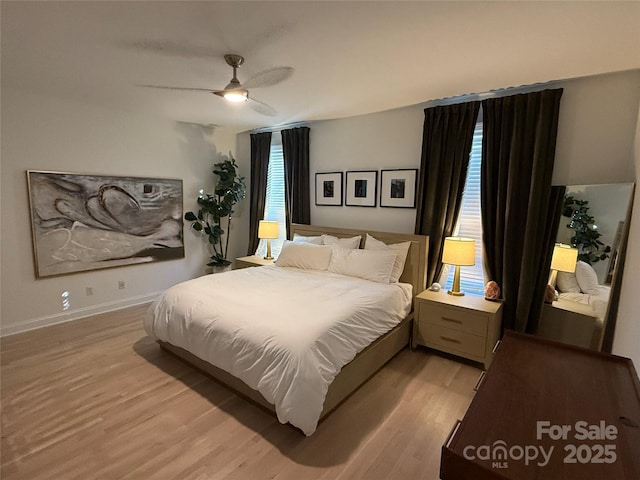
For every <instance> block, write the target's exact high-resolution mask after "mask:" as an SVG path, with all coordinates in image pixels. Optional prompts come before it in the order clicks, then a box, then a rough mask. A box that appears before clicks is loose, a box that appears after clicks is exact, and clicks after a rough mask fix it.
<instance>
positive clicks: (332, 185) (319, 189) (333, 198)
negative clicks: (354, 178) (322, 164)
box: [316, 172, 344, 207]
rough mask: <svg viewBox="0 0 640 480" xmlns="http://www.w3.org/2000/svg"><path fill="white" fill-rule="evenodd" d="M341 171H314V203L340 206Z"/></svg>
mask: <svg viewBox="0 0 640 480" xmlns="http://www.w3.org/2000/svg"><path fill="white" fill-rule="evenodd" d="M343 178H344V177H343V172H321V173H316V205H318V206H331V207H341V206H342V182H343Z"/></svg>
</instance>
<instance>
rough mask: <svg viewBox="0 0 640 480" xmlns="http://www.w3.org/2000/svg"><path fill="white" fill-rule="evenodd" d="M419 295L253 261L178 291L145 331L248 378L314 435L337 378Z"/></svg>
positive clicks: (285, 416) (157, 307) (158, 306)
mask: <svg viewBox="0 0 640 480" xmlns="http://www.w3.org/2000/svg"><path fill="white" fill-rule="evenodd" d="M411 300H412V288H411V285H408V284H403V283H398V284H381V283H376V282H371V281H368V280H363V279H359V278H353V277H348V276H344V275H340V274H336V273H329V272H319V271H312V270H300V269H295V268H286V267H278V266H266V267H255V268H245V269H241V270H234V271H231V272H226V273H223V274H216V275H206V276H203V277H200V278H197V279H194V280H190V281H187V282H183V283H181V284H178V285H175V286H173V287H171V288H169V289H168V290H167V291H166V292H165V293H164V294H163V295H162V296H161V297H160V298H158V299H157V300H156V301H155V302H154V303H153V304H152V305H151V307H150V308H149V310H148V312H147V315H146V317H145V320H144V328H145V331H146V332H147V334H148V335H149V336H150V337H152V338H153V339H155V340H161V341H164V342H167V343H170V344H172V345H175V346H177V347H181V348H183V349H185V350H187V351H189V352H191V353H192V354H194V355H195V356H197V357H198V358H200V359H202V360H204V361H206V362H209V363H210V364H212V365H214V366H216V367H218V368H221V369H223V370H225V371H227V372H229V373H230V374H232V375H234V376H235V377H237V378H239V379H240V380H242V381H243V382H245V383H246V384H247V385H248V386H249V387H251V388H253V389H255V390H257V391H259V392H260V393H261V394H262V395H263V396H264V398H265V399H266V400H267V401H268V402H269V403H271V404H273V405H274V407H275V410H276V414H277V416H278V420H279V421H280V422H281V423H287V422H289V423H291V424H292V425H294V426H296V427H298V428H299V429H300V430H302V432H303V433H305V434H306V435H311V434H312V433H313V432H314V431H315V429H316V427H317V423H318V419H319V417H320V414H321V412H322V408H323V403H324V398H325V396H326V393H327V390H328V387H329V385H330V384H331V382H332V381H333V379H334V378H335V376H336V375H337V374H338V373H339V372H340V370H341V368H342V367H343V366H344V365H346V364H347V363H349V362H350V361H351V360H352V359H353V358H354V357H355V355H356V354H357V353H358V352H360V351H361V350H363V349H364V348H365V347H366V346H368V345H369V344H370V343H372V342H373V341H374V340H375V339H377V338H378V337H380V336H381V335H383V334H384V333H386V332H387V331H389V330H391V329H392V328H393V327H394V326H395V325H397V324H398V323H399V322H400V321H401V320H402V319H403V318H405V317H406V316H407V315H408V313H409V311H410V309H411Z"/></svg>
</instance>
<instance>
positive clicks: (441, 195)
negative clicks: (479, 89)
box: [415, 102, 480, 285]
mask: <svg viewBox="0 0 640 480" xmlns="http://www.w3.org/2000/svg"><path fill="white" fill-rule="evenodd" d="M479 109H480V102H469V103H459V104H456V105H444V106H438V107H432V108H426V109H425V110H424V126H423V131H422V159H421V162H420V174H419V180H418V191H417V193H416V198H417V208H418V210H417V212H416V228H415V233H417V234H421V235H428V236H429V258H428V260H427V285H431V283H433V282H435V281H437V279H438V278H439V277H440V273H441V272H442V262H441V260H442V246H443V243H444V238H445V237H449V236H451V235H452V234H453V229H454V227H455V223H456V220H457V218H458V214H459V213H460V206H461V204H462V192H463V191H464V185H465V182H466V178H467V168H468V166H469V155H470V153H471V145H472V143H473V130H474V128H475V125H476V121H477V119H478V111H479Z"/></svg>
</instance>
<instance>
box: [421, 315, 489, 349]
mask: <svg viewBox="0 0 640 480" xmlns="http://www.w3.org/2000/svg"><path fill="white" fill-rule="evenodd" d="M419 330H420V336H421V337H422V338H423V340H424V342H425V344H426V345H427V346H428V347H432V348H437V349H439V350H444V351H446V352H449V353H453V354H457V355H462V356H469V355H470V356H472V357H478V358H484V356H485V350H486V343H487V339H486V337H481V336H478V335H473V334H470V333H465V332H462V331H460V330H454V329H452V328H447V327H443V326H441V325H438V324H435V323H430V322H425V323H421V324H420V326H419Z"/></svg>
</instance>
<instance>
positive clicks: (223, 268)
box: [206, 265, 231, 274]
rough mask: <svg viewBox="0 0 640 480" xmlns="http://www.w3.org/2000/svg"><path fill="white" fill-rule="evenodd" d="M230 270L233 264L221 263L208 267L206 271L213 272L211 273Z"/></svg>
mask: <svg viewBox="0 0 640 480" xmlns="http://www.w3.org/2000/svg"><path fill="white" fill-rule="evenodd" d="M229 270H231V265H221V266H213V267H207V269H206V272H207V273H209V274H211V273H222V272H228V271H229Z"/></svg>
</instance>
